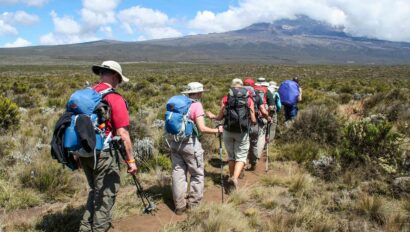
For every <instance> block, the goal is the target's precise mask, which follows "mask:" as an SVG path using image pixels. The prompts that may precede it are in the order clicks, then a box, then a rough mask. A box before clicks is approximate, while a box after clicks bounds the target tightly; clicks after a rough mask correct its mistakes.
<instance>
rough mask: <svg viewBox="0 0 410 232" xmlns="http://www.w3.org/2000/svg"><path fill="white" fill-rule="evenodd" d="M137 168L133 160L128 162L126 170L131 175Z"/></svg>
mask: <svg viewBox="0 0 410 232" xmlns="http://www.w3.org/2000/svg"><path fill="white" fill-rule="evenodd" d="M137 171H138V168H137V165H136V164H135V162H133V163H128V170H127V172H128V173H129V174H131V175H135V173H137Z"/></svg>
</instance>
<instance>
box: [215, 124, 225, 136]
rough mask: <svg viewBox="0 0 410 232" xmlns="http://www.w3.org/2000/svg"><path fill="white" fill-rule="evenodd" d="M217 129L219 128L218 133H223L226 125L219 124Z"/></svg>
mask: <svg viewBox="0 0 410 232" xmlns="http://www.w3.org/2000/svg"><path fill="white" fill-rule="evenodd" d="M217 129H218V134H222V133H223V132H224V127H223V126H222V125H219V126H218V127H217Z"/></svg>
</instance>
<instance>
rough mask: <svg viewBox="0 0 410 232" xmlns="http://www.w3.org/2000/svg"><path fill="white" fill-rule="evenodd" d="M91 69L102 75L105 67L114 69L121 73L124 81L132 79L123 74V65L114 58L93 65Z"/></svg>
mask: <svg viewBox="0 0 410 232" xmlns="http://www.w3.org/2000/svg"><path fill="white" fill-rule="evenodd" d="M91 69H92V70H93V73H94V74H95V75H100V73H101V70H104V69H105V70H111V71H114V72H116V73H118V74H119V75H120V77H121V81H123V82H128V81H130V79H128V78H127V77H125V76H124V75H123V74H122V68H121V65H120V64H119V63H118V62H115V61H113V60H107V61H104V62H102V64H101V65H93V66H92V68H91Z"/></svg>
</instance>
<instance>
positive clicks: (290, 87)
mask: <svg viewBox="0 0 410 232" xmlns="http://www.w3.org/2000/svg"><path fill="white" fill-rule="evenodd" d="M278 92H279V95H280V101H281V102H282V104H284V105H294V104H296V103H297V102H298V97H299V94H300V93H299V85H298V83H296V82H295V81H292V80H286V81H284V82H282V84H281V85H280V86H279V90H278Z"/></svg>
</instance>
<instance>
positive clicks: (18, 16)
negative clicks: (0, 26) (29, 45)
mask: <svg viewBox="0 0 410 232" xmlns="http://www.w3.org/2000/svg"><path fill="white" fill-rule="evenodd" d="M0 19H2V20H4V21H5V22H7V23H9V24H21V25H26V26H29V25H33V24H35V23H37V22H38V21H39V17H38V16H37V15H35V14H29V13H27V12H25V11H16V12H4V13H2V14H1V15H0Z"/></svg>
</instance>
